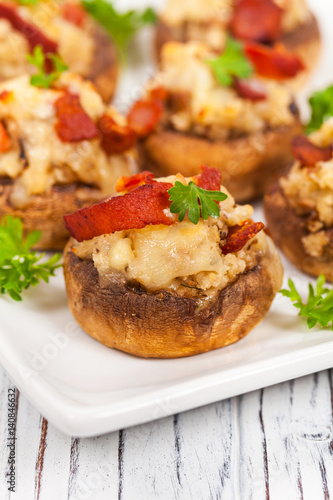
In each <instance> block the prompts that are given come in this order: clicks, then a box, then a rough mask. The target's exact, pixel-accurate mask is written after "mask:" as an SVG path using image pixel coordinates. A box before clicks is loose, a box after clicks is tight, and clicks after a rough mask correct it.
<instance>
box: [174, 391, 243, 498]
mask: <svg viewBox="0 0 333 500" xmlns="http://www.w3.org/2000/svg"><path fill="white" fill-rule="evenodd" d="M237 405H238V400H237V398H234V399H232V400H231V399H229V400H226V401H222V402H220V403H216V404H212V405H209V406H207V407H204V408H198V409H196V410H193V411H190V412H186V413H182V414H180V415H179V416H177V417H176V418H175V420H174V427H175V438H176V450H177V477H178V481H179V484H180V486H181V489H180V498H184V497H185V498H189V499H190V498H198V499H208V498H214V499H220V498H222V496H223V498H233V499H234V498H237V497H238V491H239V478H238V462H239V456H238V453H239V440H238V438H239V434H238V432H239V431H238V408H237Z"/></svg>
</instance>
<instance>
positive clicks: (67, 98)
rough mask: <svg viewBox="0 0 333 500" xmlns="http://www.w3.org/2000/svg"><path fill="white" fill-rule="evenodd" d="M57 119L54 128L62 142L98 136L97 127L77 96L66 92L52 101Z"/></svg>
mask: <svg viewBox="0 0 333 500" xmlns="http://www.w3.org/2000/svg"><path fill="white" fill-rule="evenodd" d="M54 106H55V109H56V113H57V118H58V121H57V123H56V124H55V129H56V132H57V134H58V137H59V139H61V140H62V141H63V142H79V141H83V140H90V139H95V138H96V137H98V129H97V127H96V125H95V123H94V122H93V121H92V119H91V118H90V116H88V115H87V113H86V112H85V111H84V109H83V108H82V106H81V104H80V99H79V96H78V95H76V94H71V93H69V92H66V93H65V94H64V95H63V96H62V97H59V99H57V100H56V101H55V103H54Z"/></svg>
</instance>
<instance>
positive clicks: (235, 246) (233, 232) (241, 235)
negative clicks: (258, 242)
mask: <svg viewBox="0 0 333 500" xmlns="http://www.w3.org/2000/svg"><path fill="white" fill-rule="evenodd" d="M264 227H265V225H264V224H263V223H262V222H253V221H252V220H247V221H246V222H244V224H243V225H242V226H233V227H231V228H230V229H229V232H228V235H227V238H226V241H225V244H224V245H223V247H222V253H223V255H227V254H228V253H233V252H239V251H240V250H242V248H244V246H245V245H246V243H247V242H248V241H249V240H251V239H252V238H254V237H255V235H256V234H258V233H259V231H261V230H262V229H264Z"/></svg>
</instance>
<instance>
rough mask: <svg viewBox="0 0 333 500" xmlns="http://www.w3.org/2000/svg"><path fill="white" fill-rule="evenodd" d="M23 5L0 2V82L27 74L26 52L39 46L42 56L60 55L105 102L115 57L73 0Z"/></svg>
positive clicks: (107, 40) (110, 89) (114, 77)
mask: <svg viewBox="0 0 333 500" xmlns="http://www.w3.org/2000/svg"><path fill="white" fill-rule="evenodd" d="M23 3H25V2H22V4H23ZM28 4H29V2H27V3H26V4H25V5H19V4H18V3H17V2H16V1H11V0H6V1H1V2H0V60H1V66H0V81H2V80H6V79H9V78H14V77H17V76H19V75H22V74H26V73H29V72H32V71H33V67H32V66H31V65H29V63H28V61H27V58H26V54H29V53H30V52H32V51H33V49H34V48H35V47H36V46H37V45H41V46H42V47H43V50H44V52H45V53H47V54H50V53H51V54H59V55H60V56H61V57H62V58H63V60H64V61H65V63H66V64H67V66H68V67H69V69H70V70H71V71H73V72H75V73H77V74H79V75H81V76H83V77H84V78H86V79H89V80H91V81H92V82H94V84H95V86H96V88H97V90H98V92H99V93H100V94H101V95H102V97H103V99H104V101H105V102H109V101H110V99H111V98H112V96H113V94H114V91H115V86H116V82H117V77H118V60H117V59H118V55H117V49H116V47H115V45H114V43H113V42H112V40H111V38H110V36H109V35H108V34H107V33H106V31H104V28H103V27H102V26H100V25H99V24H98V23H96V22H95V20H94V19H93V18H92V17H91V16H90V15H89V14H88V13H87V12H86V11H85V10H84V9H83V7H82V6H81V3H80V2H78V1H75V0H69V1H63V0H60V1H58V2H52V3H47V2H31V4H29V5H28Z"/></svg>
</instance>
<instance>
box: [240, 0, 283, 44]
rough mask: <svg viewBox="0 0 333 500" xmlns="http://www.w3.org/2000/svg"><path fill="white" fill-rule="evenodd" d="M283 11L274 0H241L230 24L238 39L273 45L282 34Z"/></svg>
mask: <svg viewBox="0 0 333 500" xmlns="http://www.w3.org/2000/svg"><path fill="white" fill-rule="evenodd" d="M282 14H283V10H282V9H281V8H280V7H278V6H277V5H276V3H274V2H273V0H239V1H238V3H236V6H235V9H234V13H233V17H232V19H231V23H230V29H231V33H232V34H233V35H234V36H235V37H236V38H241V39H242V40H249V41H252V42H264V43H271V42H274V41H275V40H277V39H278V38H279V36H280V34H281V27H282V26H281V25H282Z"/></svg>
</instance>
